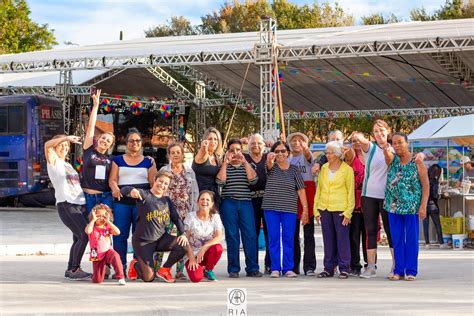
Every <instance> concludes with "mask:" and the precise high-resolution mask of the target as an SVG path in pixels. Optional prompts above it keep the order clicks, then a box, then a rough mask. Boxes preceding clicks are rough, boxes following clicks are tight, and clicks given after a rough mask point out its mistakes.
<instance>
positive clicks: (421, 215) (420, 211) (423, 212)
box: [418, 207, 426, 220]
mask: <svg viewBox="0 0 474 316" xmlns="http://www.w3.org/2000/svg"><path fill="white" fill-rule="evenodd" d="M418 217H419V218H420V220H423V219H425V218H426V208H425V207H420V208H419V209H418Z"/></svg>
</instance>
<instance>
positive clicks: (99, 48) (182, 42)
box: [0, 19, 474, 64]
mask: <svg viewBox="0 0 474 316" xmlns="http://www.w3.org/2000/svg"><path fill="white" fill-rule="evenodd" d="M473 34H474V19H459V20H445V21H430V22H402V23H394V24H385V25H362V26H361V25H358V26H349V27H332V28H318V29H300V30H281V31H278V34H277V42H278V44H280V45H283V46H286V47H295V48H296V47H302V46H308V45H309V46H311V45H318V46H324V45H340V44H352V43H373V42H374V41H386V40H390V41H398V40H400V41H406V40H411V39H427V38H435V37H439V38H452V37H456V36H472V35H473ZM258 38H259V37H258V33H257V32H247V33H232V34H213V35H195V36H178V37H163V38H144V39H136V40H128V41H119V42H113V43H108V44H100V45H89V46H80V47H69V48H61V49H53V50H46V51H36V52H28V53H22V54H6V55H0V64H4V63H11V62H34V61H51V60H54V59H72V58H84V57H86V58H87V57H103V56H105V57H121V56H144V55H148V54H153V55H156V56H158V55H172V54H187V53H200V52H205V53H207V52H242V51H251V50H253V49H254V46H255V44H256V43H257V42H258Z"/></svg>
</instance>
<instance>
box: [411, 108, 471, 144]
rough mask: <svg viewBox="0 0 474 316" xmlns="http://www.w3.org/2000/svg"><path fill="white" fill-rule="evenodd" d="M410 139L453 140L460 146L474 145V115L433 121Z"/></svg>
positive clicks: (414, 133) (417, 130) (428, 122)
mask: <svg viewBox="0 0 474 316" xmlns="http://www.w3.org/2000/svg"><path fill="white" fill-rule="evenodd" d="M408 138H409V139H410V140H421V139H452V140H454V141H455V142H456V143H457V144H459V145H474V114H471V115H464V116H454V117H446V118H441V119H431V120H429V121H427V122H425V123H424V124H423V125H422V126H420V127H419V128H417V129H416V130H415V131H413V133H411V134H410V135H409V136H408Z"/></svg>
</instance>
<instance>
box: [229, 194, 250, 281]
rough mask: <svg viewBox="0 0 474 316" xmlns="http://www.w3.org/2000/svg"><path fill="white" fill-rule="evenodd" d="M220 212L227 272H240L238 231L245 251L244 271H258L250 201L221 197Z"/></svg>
mask: <svg viewBox="0 0 474 316" xmlns="http://www.w3.org/2000/svg"><path fill="white" fill-rule="evenodd" d="M220 212H221V218H222V223H223V224H224V228H225V239H226V242H227V272H229V273H234V272H237V273H239V272H240V256H239V255H240V250H239V246H240V233H242V244H243V246H244V253H245V265H246V268H245V271H246V272H247V273H251V272H255V271H258V263H257V247H255V245H256V243H257V234H256V233H255V218H254V212H253V206H252V201H250V200H248V201H246V200H235V199H230V198H226V199H223V200H222V204H221V208H220Z"/></svg>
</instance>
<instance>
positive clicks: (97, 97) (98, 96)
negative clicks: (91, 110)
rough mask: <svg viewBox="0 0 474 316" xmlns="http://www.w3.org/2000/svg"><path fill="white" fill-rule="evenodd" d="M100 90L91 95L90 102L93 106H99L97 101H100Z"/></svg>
mask: <svg viewBox="0 0 474 316" xmlns="http://www.w3.org/2000/svg"><path fill="white" fill-rule="evenodd" d="M101 91H102V90H101V89H97V90H96V91H95V93H94V94H93V95H91V98H92V101H93V102H94V106H98V105H99V100H100V92H101Z"/></svg>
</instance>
